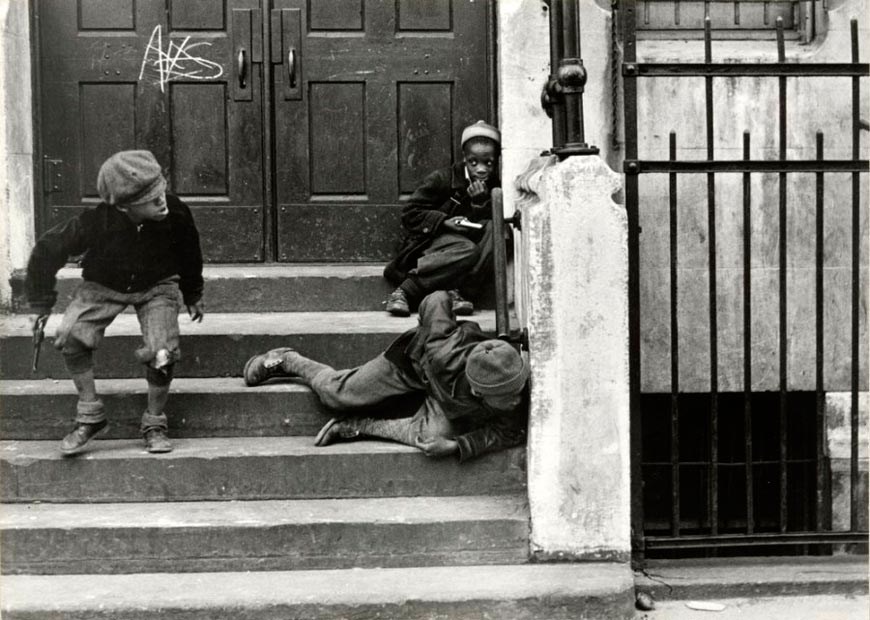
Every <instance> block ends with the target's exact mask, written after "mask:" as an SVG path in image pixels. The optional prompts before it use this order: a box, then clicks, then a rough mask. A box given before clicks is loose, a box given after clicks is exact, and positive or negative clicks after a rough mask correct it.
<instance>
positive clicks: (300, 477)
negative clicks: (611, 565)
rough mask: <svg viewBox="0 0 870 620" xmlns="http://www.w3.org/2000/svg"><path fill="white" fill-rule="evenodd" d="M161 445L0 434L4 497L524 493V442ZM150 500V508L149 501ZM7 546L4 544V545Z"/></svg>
mask: <svg viewBox="0 0 870 620" xmlns="http://www.w3.org/2000/svg"><path fill="white" fill-rule="evenodd" d="M173 444H174V450H173V451H172V452H170V453H168V454H161V455H153V454H149V453H147V452H145V450H144V448H143V445H142V443H141V441H138V440H95V441H93V442H92V444H91V445H89V450H88V451H87V452H85V453H83V454H81V455H79V456H77V457H75V458H69V457H66V458H65V457H63V456H61V455H60V452H59V450H58V442H56V441H0V497H2V501H4V502H34V501H35V502H160V501H198V500H252V499H306V498H307V499H312V498H342V497H395V496H419V495H427V496H458V495H505V494H521V493H522V492H523V491H524V489H525V476H526V472H525V450H524V449H522V448H514V449H512V450H505V451H501V452H496V453H493V454H487V455H484V456H482V457H480V458H478V459H474V460H472V461H468V462H466V463H462V464H459V463H458V461H457V460H456V459H453V458H446V459H430V458H428V457H426V456H424V455H423V453H422V452H420V451H419V450H417V449H416V448H412V447H410V446H403V445H400V444H395V443H388V442H380V441H356V442H352V443H343V444H335V445H332V446H327V447H325V448H317V447H314V446H313V445H312V438H311V437H251V438H245V437H238V438H216V439H174V440H173ZM151 509H152V508H149V510H151ZM4 551H5V549H4Z"/></svg>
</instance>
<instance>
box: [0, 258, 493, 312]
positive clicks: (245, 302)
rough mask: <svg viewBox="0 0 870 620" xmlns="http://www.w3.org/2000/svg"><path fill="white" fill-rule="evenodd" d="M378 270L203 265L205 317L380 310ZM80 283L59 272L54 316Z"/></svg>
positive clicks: (20, 293) (23, 307) (19, 295)
mask: <svg viewBox="0 0 870 620" xmlns="http://www.w3.org/2000/svg"><path fill="white" fill-rule="evenodd" d="M383 270H384V269H383V265H380V264H378V265H357V264H344V265H309V264H297V265H287V264H275V265H262V264H255V265H206V266H205V268H204V269H203V278H204V279H205V296H204V299H205V303H206V308H207V310H208V311H209V312H253V311H257V312H313V311H329V312H342V311H345V312H346V311H351V310H362V311H376V310H383V307H384V306H383V301H384V300H385V299H386V297H387V295H389V294H390V292H391V291H392V290H393V287H392V286H390V284H389V283H388V282H387V281H386V280H385V279H384V277H383ZM80 283H81V270H80V269H78V268H74V267H68V268H64V269H61V270H60V272H58V283H57V291H58V298H57V299H58V300H57V304H56V305H55V307H54V312H58V313H59V312H63V311H64V310H65V309H66V306H67V305H68V303H69V301H70V299H71V297H72V294H73V292H74V291H75V288H76V287H77V286H78V285H79V284H80ZM12 287H13V309H14V311H16V312H20V313H24V314H26V313H28V312H29V311H30V310H29V307H28V306H27V300H26V297H25V295H24V271H23V270H19V271H17V272H16V273H15V274H14V277H13V279H12ZM474 301H475V306H476V307H478V308H493V307H495V299H494V294H493V290H492V287H491V286H489V287H485V289H484V290H483V291H481V294H480V297H479V298H478V299H475V300H474ZM127 311H128V312H132V309H130V308H128V310H127Z"/></svg>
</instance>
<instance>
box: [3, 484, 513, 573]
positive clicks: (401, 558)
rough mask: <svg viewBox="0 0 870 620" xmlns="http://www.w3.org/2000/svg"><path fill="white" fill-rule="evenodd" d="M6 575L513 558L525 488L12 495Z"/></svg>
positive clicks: (6, 516) (6, 524)
mask: <svg viewBox="0 0 870 620" xmlns="http://www.w3.org/2000/svg"><path fill="white" fill-rule="evenodd" d="M0 534H2V543H3V556H2V558H0V566H2V570H3V572H4V573H6V574H20V573H35V574H83V573H100V574H111V573H142V572H146V573H147V572H168V571H171V572H188V571H240V570H291V569H325V568H351V567H378V566H382V567H398V566H432V565H450V566H461V565H478V564H512V563H520V562H524V561H525V559H526V558H527V555H528V509H527V507H526V502H525V498H524V497H509V496H502V497H451V498H445V497H441V498H433V497H419V498H401V497H400V498H376V499H337V500H336V499H332V500H289V501H282V500H272V501H262V500H257V501H244V502H174V503H169V502H164V503H151V504H138V503H129V504H7V505H4V507H3V511H2V513H0Z"/></svg>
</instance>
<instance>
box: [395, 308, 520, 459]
mask: <svg viewBox="0 0 870 620" xmlns="http://www.w3.org/2000/svg"><path fill="white" fill-rule="evenodd" d="M419 312H420V326H419V327H417V328H416V329H413V330H410V331H408V332H406V333H404V334H403V335H402V336H400V337H399V338H398V339H396V341H395V342H393V344H392V345H391V346H390V347H389V349H387V351H386V353H385V356H386V357H387V359H389V360H390V361H391V362H393V363H394V364H396V365H397V366H399V367H400V368H402V369H403V370H404V371H405V372H408V373H412V374H413V375H416V376H418V377H420V378H421V380H422V381H423V383H424V384H425V385H426V391H427V394H428V395H429V397H430V398H433V399H435V400H436V401H437V402H438V404H439V405H440V407H441V410H442V411H443V412H444V415H445V416H446V417H447V418H448V419H449V420H451V421H453V422H455V423H456V424H457V426H458V427H459V428H461V429H463V430H464V431H466V432H463V433H462V434H460V435H458V436H456V437H455V439H456V441H457V443H458V444H459V458H460V460H462V461H464V460H467V459H469V458H472V457H475V456H478V455H480V454H483V453H485V452H492V451H495V450H502V449H504V448H509V447H511V446H515V445H518V444H520V443H522V442H523V440H524V439H525V431H526V411H527V403H526V402H523V404H521V405H520V407H518V408H517V409H516V410H515V411H511V412H505V411H496V410H493V409H490V408H488V407H487V406H486V404H485V403H484V402H483V400H481V399H480V398H478V397H477V396H474V395H473V394H472V393H471V386H470V385H469V384H468V379H467V378H466V376H465V364H466V362H467V361H468V355H469V354H470V353H471V350H472V349H473V348H474V347H475V346H476V345H477V344H478V343H480V342H482V341H484V340H488V339H490V338H491V336H489V335H487V334H485V333H483V331H482V330H481V328H480V325H478V324H477V323H475V322H473V321H462V322H457V320H456V317H455V316H454V315H453V310H452V308H451V302H450V297H449V296H448V294H447V293H446V292H444V291H436V292H435V293H432V294H431V295H429V296H427V297H426V298H425V299H423V301H422V302H421V303H420V309H419Z"/></svg>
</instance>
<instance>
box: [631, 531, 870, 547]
mask: <svg viewBox="0 0 870 620" xmlns="http://www.w3.org/2000/svg"><path fill="white" fill-rule="evenodd" d="M867 536H868V534H867V532H787V533H785V534H751V535H747V534H719V535H718V536H681V537H680V538H670V537H668V536H646V537H645V539H644V544H645V545H646V548H647V549H648V550H653V549H655V550H662V549H702V548H710V547H755V546H763V545H764V546H767V545H812V544H826V543H827V544H831V543H841V544H849V543H865V544H866V543H867Z"/></svg>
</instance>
